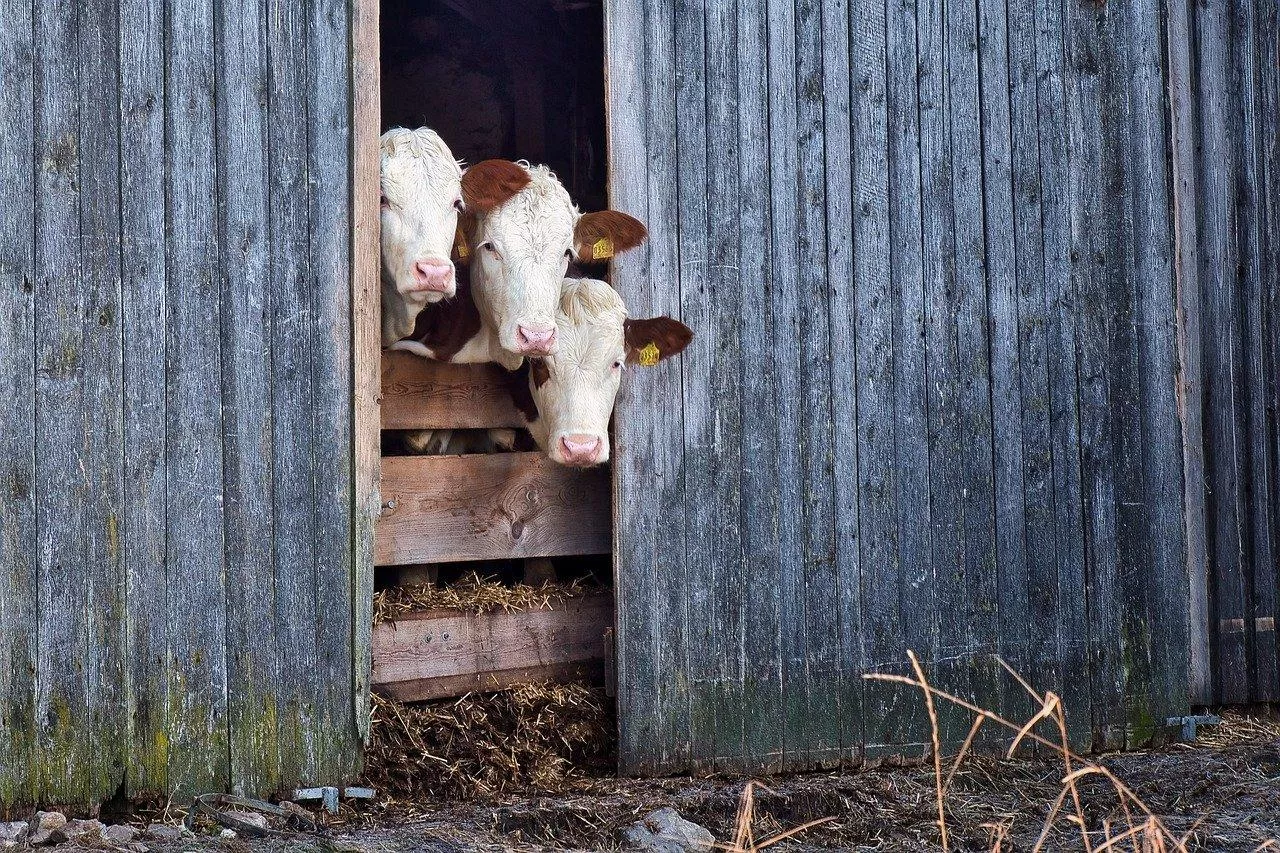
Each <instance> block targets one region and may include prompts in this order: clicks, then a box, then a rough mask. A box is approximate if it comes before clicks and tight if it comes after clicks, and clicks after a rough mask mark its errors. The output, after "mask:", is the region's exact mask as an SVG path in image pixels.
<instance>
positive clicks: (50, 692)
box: [0, 0, 376, 803]
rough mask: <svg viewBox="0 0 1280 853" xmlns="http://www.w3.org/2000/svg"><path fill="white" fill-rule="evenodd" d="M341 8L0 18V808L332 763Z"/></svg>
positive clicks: (332, 1) (192, 788)
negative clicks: (0, 494) (0, 493)
mask: <svg viewBox="0 0 1280 853" xmlns="http://www.w3.org/2000/svg"><path fill="white" fill-rule="evenodd" d="M351 17H352V15H351V8H350V4H349V3H348V2H346V0H319V1H318V2H316V3H309V4H297V3H287V2H281V0H187V2H183V3H174V2H170V0H87V2H84V3H80V4H75V5H66V4H61V5H59V4H49V3H39V2H35V0H3V2H0V21H3V24H0V79H2V80H3V84H2V85H0V125H3V127H4V128H5V130H4V132H3V133H2V134H0V218H2V220H0V221H2V223H3V224H2V225H0V287H2V288H3V291H4V294H5V302H4V309H3V311H0V361H3V363H4V365H5V368H4V370H3V371H2V372H0V413H2V416H3V425H2V426H0V442H2V443H3V445H2V446H3V455H2V456H0V459H2V460H3V461H2V465H3V468H2V469H0V477H2V478H3V488H4V495H5V497H4V500H3V501H0V566H2V569H0V803H11V802H30V801H44V802H73V803H85V802H93V801H100V800H102V799H104V798H107V797H110V796H112V795H113V794H115V793H117V791H121V792H123V793H125V794H127V795H137V794H142V793H155V794H160V795H166V794H169V793H170V792H175V791H176V792H177V795H178V796H179V797H186V796H190V795H192V794H196V793H200V792H203V791H211V790H217V791H224V790H231V789H234V788H237V787H241V788H243V789H244V790H246V791H249V792H258V793H262V792H268V791H271V790H273V789H274V788H276V787H277V786H279V785H282V784H283V785H287V784H290V783H294V782H298V781H302V782H325V783H333V782H334V781H335V780H339V779H342V778H344V777H345V776H347V775H349V774H350V772H351V771H352V768H353V767H354V766H355V764H356V762H357V761H358V757H359V747H358V743H359V741H358V731H357V721H356V718H357V713H356V712H357V704H358V702H359V695H358V693H359V690H358V689H357V686H356V685H355V683H354V680H353V673H354V670H355V667H354V666H353V648H354V645H355V643H354V641H353V637H354V634H353V630H354V629H353V622H352V606H353V589H352V586H353V582H354V580H353V537H352V527H353V510H352V500H353V467H352V466H353V461H352V459H353V457H352V324H351V311H352V297H351V280H352V279H351V270H352V247H351V244H352V236H351V235H352V216H351V210H352V204H351V192H352V190H351V174H352V156H351V135H350V134H351V114H352V82H351V81H352V71H351V53H350V49H349V41H350V35H351V32H350V31H351ZM373 84H374V85H375V86H376V74H375V79H374V80H373ZM375 132H376V129H375ZM375 234H376V232H375ZM374 327H375V328H376V323H375V325H374ZM375 416H376V412H375ZM375 422H376V417H375ZM366 556H367V555H366ZM366 609H367V608H366ZM366 634H367V631H366ZM362 655H363V656H365V657H366V658H367V649H362ZM366 667H367V665H366ZM360 681H361V687H363V686H364V684H363V682H364V681H365V676H363V675H362V676H361V677H360Z"/></svg>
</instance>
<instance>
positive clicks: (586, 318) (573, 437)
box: [518, 279, 693, 467]
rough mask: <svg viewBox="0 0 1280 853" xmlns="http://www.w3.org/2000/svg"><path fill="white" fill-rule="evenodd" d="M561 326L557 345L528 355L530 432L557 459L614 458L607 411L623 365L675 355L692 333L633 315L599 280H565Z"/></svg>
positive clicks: (594, 461)
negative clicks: (547, 351) (550, 350)
mask: <svg viewBox="0 0 1280 853" xmlns="http://www.w3.org/2000/svg"><path fill="white" fill-rule="evenodd" d="M556 330H557V333H558V338H559V346H558V347H557V348H556V351H555V352H554V353H552V354H550V355H547V356H544V357H541V358H533V359H530V360H529V367H528V379H527V382H528V393H529V396H530V397H531V399H528V400H525V401H523V402H522V405H521V408H522V409H523V410H524V412H525V418H526V419H527V420H528V421H529V433H530V434H531V435H532V436H533V438H534V441H536V442H537V443H538V447H540V448H541V449H542V450H544V451H545V452H546V453H547V455H549V456H550V457H551V458H552V459H553V460H554V461H556V462H559V463H560V464H562V465H572V466H575V467H588V466H591V465H599V464H600V463H602V462H607V461H608V459H609V417H610V416H611V415H612V414H613V404H614V401H615V399H616V398H617V396H618V387H619V385H620V384H621V382H622V375H623V372H624V370H625V369H626V367H627V366H628V365H642V366H646V367H648V366H652V365H654V364H657V363H658V362H659V361H660V360H662V359H665V358H670V357H671V356H673V355H676V354H677V353H679V352H680V351H682V350H683V349H684V348H685V347H686V346H688V345H689V341H691V340H692V339H693V332H692V331H690V330H689V328H688V327H687V326H685V325H684V324H683V323H681V322H679V321H678V320H673V319H671V318H670V317H654V318H651V319H647V320H632V319H628V318H627V309H626V306H625V305H623V303H622V299H621V298H620V297H619V296H618V294H617V293H616V292H615V291H614V290H613V288H611V287H609V285H607V284H605V283H604V282H603V281H596V280H594V279H565V280H564V287H563V294H562V296H561V300H560V306H559V311H558V312H557V315H556ZM518 402H520V401H518Z"/></svg>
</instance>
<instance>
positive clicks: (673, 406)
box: [611, 2, 697, 766]
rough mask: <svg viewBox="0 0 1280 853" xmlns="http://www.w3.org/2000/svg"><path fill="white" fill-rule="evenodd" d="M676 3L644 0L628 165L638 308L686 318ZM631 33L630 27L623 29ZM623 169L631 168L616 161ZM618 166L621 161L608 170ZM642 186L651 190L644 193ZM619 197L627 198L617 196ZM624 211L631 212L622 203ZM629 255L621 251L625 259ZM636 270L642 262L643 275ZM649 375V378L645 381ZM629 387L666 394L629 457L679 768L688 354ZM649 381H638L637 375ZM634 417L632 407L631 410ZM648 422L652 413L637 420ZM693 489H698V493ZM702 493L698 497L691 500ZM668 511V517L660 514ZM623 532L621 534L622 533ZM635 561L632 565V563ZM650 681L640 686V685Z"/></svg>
mask: <svg viewBox="0 0 1280 853" xmlns="http://www.w3.org/2000/svg"><path fill="white" fill-rule="evenodd" d="M675 14H676V11H675V7H674V4H673V3H671V2H655V3H647V4H646V6H645V32H646V35H645V44H646V53H645V57H646V58H645V66H644V74H645V77H644V78H643V81H644V82H643V85H644V86H645V87H646V89H647V91H646V92H645V94H644V100H643V101H640V100H637V101H636V103H644V104H645V105H646V116H645V122H644V128H645V139H646V142H645V154H646V158H645V159H644V160H637V161H632V163H631V164H630V165H629V168H631V169H634V170H637V171H638V164H639V163H641V162H649V163H650V164H651V168H650V170H649V174H648V177H647V181H646V182H645V183H644V184H639V183H637V186H636V189H637V194H636V196H634V198H633V201H634V203H635V204H637V205H640V204H642V203H644V205H645V206H644V207H643V208H640V207H638V208H637V209H638V210H647V216H648V218H647V219H646V223H647V224H648V225H650V226H651V229H650V231H649V241H650V242H649V253H648V256H647V258H646V259H645V262H646V267H645V268H646V269H647V271H648V274H649V276H650V278H651V282H650V284H649V285H648V286H647V287H643V288H633V289H632V291H628V297H629V298H630V294H631V293H632V292H639V293H640V294H642V295H643V296H642V304H644V305H647V307H648V311H647V312H645V311H641V312H639V313H638V314H637V316H644V315H645V314H646V313H647V314H648V315H650V316H656V315H666V316H671V317H680V316H681V311H682V309H683V304H684V287H685V285H684V280H683V278H682V275H681V266H680V264H681V247H682V245H683V242H682V241H683V232H682V226H681V219H680V207H679V197H680V193H681V188H682V186H684V176H683V175H682V174H681V173H680V168H679V163H680V160H679V148H678V144H677V141H678V139H677V135H678V133H679V128H678V127H677V92H676V80H675V75H676V51H677V44H678V42H677V38H676V29H675ZM619 37H620V38H626V35H625V33H623V34H621V35H620V36H619ZM615 163H616V164H617V168H618V169H621V168H628V166H625V165H623V163H622V161H619V160H615ZM611 172H615V173H616V169H614V170H611ZM641 189H643V192H644V193H645V195H644V196H641V195H640V194H639V191H640V190H641ZM614 201H615V202H616V203H618V204H619V205H621V204H622V203H623V202H624V201H626V199H623V198H618V199H615V200H614ZM619 209H621V210H624V211H625V210H627V208H625V207H620V208H619ZM627 262H628V261H627V258H626V256H623V258H620V259H615V264H617V265H619V267H622V265H623V264H626V263H627ZM638 272H639V270H637V273H638ZM642 377H643V379H642ZM632 379H633V381H635V383H636V384H634V385H632V387H631V390H629V391H628V394H629V395H634V396H633V397H632V399H634V400H636V401H637V403H636V408H647V407H649V406H651V405H653V403H654V401H658V400H660V401H662V404H661V405H659V406H658V407H657V408H656V410H655V413H654V416H655V420H654V421H653V422H652V425H651V427H650V428H651V429H652V435H653V439H652V440H653V449H654V451H655V453H654V455H653V456H652V457H651V458H652V459H653V467H652V468H651V469H649V468H647V467H646V459H645V458H643V457H641V456H639V455H637V456H636V457H635V458H634V459H633V460H632V462H631V463H630V464H631V465H632V468H631V469H630V470H631V471H633V472H643V473H641V474H640V475H639V479H638V480H637V483H638V484H640V485H641V486H642V487H643V486H644V485H645V484H649V485H648V488H649V489H651V490H652V491H653V493H654V494H653V497H654V499H656V503H655V504H653V505H651V506H649V508H648V509H647V513H648V514H649V515H650V516H651V517H650V518H648V519H646V524H653V525H654V526H655V532H654V543H655V548H656V554H655V556H656V561H655V563H654V568H655V569H656V573H655V576H654V579H655V581H656V585H655V587H654V589H653V595H654V597H655V605H656V608H657V613H658V614H660V616H659V617H658V620H659V621H658V625H660V626H661V630H660V631H655V632H654V633H653V634H652V636H651V638H650V640H651V642H652V643H653V644H654V647H655V649H656V652H657V653H656V656H655V658H654V659H655V660H656V661H657V663H658V668H657V673H659V674H660V673H672V674H673V676H674V677H672V678H666V677H663V676H661V675H659V676H658V695H659V699H658V701H659V708H660V709H661V720H662V722H661V723H660V724H659V729H658V733H659V735H660V738H661V743H662V747H661V748H662V754H663V755H664V756H670V758H671V760H673V761H674V762H675V763H676V765H677V766H680V764H681V762H687V761H689V760H690V758H691V755H692V739H691V737H692V736H691V728H690V727H691V716H690V715H691V713H692V704H691V697H692V690H693V687H692V683H691V681H692V677H691V670H690V666H691V664H690V656H691V654H692V653H693V652H694V650H693V648H692V647H691V646H692V645H693V639H692V638H693V631H694V630H695V624H696V621H697V617H696V615H695V614H694V613H693V612H691V611H692V605H691V601H690V594H689V593H690V586H689V567H688V564H687V562H686V558H685V553H686V552H685V540H686V538H687V536H688V535H689V519H688V518H687V517H686V515H685V514H684V513H683V512H681V513H680V518H679V519H673V518H671V517H670V514H669V513H667V512H665V511H662V509H661V508H662V507H667V506H684V505H685V504H686V501H687V500H689V499H690V498H689V497H688V496H689V494H690V492H689V491H688V489H687V482H686V474H685V470H686V463H685V459H686V449H685V448H686V445H685V434H686V424H685V413H684V405H683V400H684V387H685V380H684V365H683V362H682V361H681V363H675V362H674V361H664V362H662V363H660V364H659V365H657V366H656V367H655V368H652V369H649V370H645V371H644V372H643V373H641V372H640V371H635V372H634V373H633V376H632ZM641 380H642V381H643V382H645V383H646V384H645V385H641V384H639V381H641ZM632 416H635V411H634V410H633V411H632ZM638 424H639V426H640V428H641V429H645V424H646V421H645V420H640V421H638ZM652 472H661V480H660V481H659V482H658V483H656V484H655V483H654V478H653V474H652ZM695 494H696V493H695ZM692 499H693V500H696V499H697V498H692ZM659 519H661V520H659ZM616 539H617V537H615V541H616ZM634 565H635V564H634V562H633V566H634ZM642 688H643V684H641V685H638V688H637V689H642Z"/></svg>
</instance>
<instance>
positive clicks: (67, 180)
mask: <svg viewBox="0 0 1280 853" xmlns="http://www.w3.org/2000/svg"><path fill="white" fill-rule="evenodd" d="M79 24H80V22H79V18H78V16H76V15H37V16H36V18H35V21H34V27H35V42H36V45H35V51H36V54H35V66H36V80H35V94H36V107H35V117H34V118H35V121H34V126H35V140H34V143H35V147H34V155H35V158H36V163H35V165H36V168H35V182H34V184H33V186H32V192H34V193H35V195H36V207H35V222H36V241H35V268H36V270H38V272H37V276H38V277H37V279H36V282H35V299H36V302H35V308H36V311H35V346H36V382H35V396H36V398H37V400H38V403H37V405H36V409H35V415H36V417H35V422H34V433H35V434H36V435H37V436H39V442H38V443H37V446H36V459H35V461H36V469H35V482H36V483H37V484H39V485H38V487H37V504H36V530H37V540H36V553H37V555H38V560H39V592H38V603H39V615H38V624H39V655H38V661H37V675H36V684H37V693H36V701H37V706H36V715H37V716H36V720H37V726H38V733H39V738H40V744H41V747H42V748H43V749H42V751H43V753H44V754H43V755H42V756H39V759H41V760H39V765H40V767H39V770H38V771H37V772H39V773H40V775H41V794H42V796H43V797H50V798H55V799H57V800H58V801H70V802H79V801H87V800H88V799H89V797H90V796H91V779H90V777H91V773H90V772H89V767H90V766H91V764H92V761H93V754H92V749H91V744H90V742H89V738H88V733H89V720H88V685H87V683H86V682H87V673H88V667H87V666H86V664H85V663H84V657H85V656H86V654H87V652H88V647H89V637H88V615H89V614H88V612H87V610H86V601H85V597H84V596H83V595H82V589H83V587H84V586H86V585H87V582H88V563H89V554H88V552H87V549H86V547H85V542H84V540H83V538H82V534H83V533H84V532H86V531H85V524H86V522H87V515H88V514H89V513H86V506H85V503H86V500H85V499H86V497H87V494H88V491H89V488H90V476H89V473H88V465H89V462H90V460H89V459H88V445H89V437H88V436H87V435H86V434H85V432H84V428H85V419H84V416H83V414H82V413H83V411H84V406H85V382H86V369H88V371H90V372H92V371H93V370H94V367H93V366H89V367H87V366H86V364H85V357H86V353H85V352H84V340H85V339H84V334H85V328H84V319H85V317H86V316H87V314H88V311H89V304H88V294H87V293H86V290H85V288H84V287H82V285H81V281H82V276H83V274H84V272H85V270H84V269H83V265H82V263H81V245H80V237H81V234H80V160H81V147H80V146H81V138H80V125H79V120H78V111H79V103H80V97H79V93H80V84H81V79H80V69H79V56H78V53H79V51H78V47H79V40H80V32H79V30H80V27H79ZM69 46H71V49H68V47H69ZM93 154H94V152H89V156H90V157H92V156H93ZM90 513H91V511H90Z"/></svg>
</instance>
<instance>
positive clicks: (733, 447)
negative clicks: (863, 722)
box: [681, 3, 755, 770]
mask: <svg viewBox="0 0 1280 853" xmlns="http://www.w3.org/2000/svg"><path fill="white" fill-rule="evenodd" d="M703 27H704V38H705V40H706V43H705V50H706V57H705V63H706V71H705V73H706V111H707V116H706V134H707V138H706V148H705V154H704V156H705V158H706V173H707V187H706V195H707V200H708V206H709V210H708V215H707V242H706V248H705V252H704V253H703V255H702V259H703V261H704V263H705V264H706V273H705V275H706V292H705V294H699V295H698V296H696V297H695V296H693V294H692V293H690V294H689V295H690V296H691V297H692V298H691V299H690V300H689V301H688V302H686V304H685V306H684V308H683V312H684V314H685V316H684V321H685V322H686V323H688V324H690V325H691V326H692V328H695V329H699V328H700V329H702V334H701V335H698V336H696V337H695V338H694V340H693V344H692V345H691V346H690V348H689V349H686V350H685V351H684V353H683V355H682V356H681V358H682V360H683V362H684V365H685V368H686V373H685V376H686V379H691V378H692V379H693V382H692V383H691V384H690V385H688V386H686V394H688V395H689V396H691V397H692V398H693V399H695V400H697V401H699V402H700V403H701V404H702V406H704V407H705V408H706V409H707V412H706V414H707V415H709V416H710V418H709V420H708V421H706V422H704V423H703V424H699V422H698V421H696V420H695V421H694V423H695V426H699V425H700V426H702V427H704V428H707V432H706V434H705V435H703V436H699V444H697V445H694V446H695V450H694V452H695V454H697V455H698V456H699V457H702V458H705V462H706V466H707V468H706V470H707V473H708V474H709V476H710V479H711V484H712V488H711V489H710V490H709V492H706V493H704V494H706V496H707V498H709V500H706V501H700V503H706V504H708V505H709V509H710V511H711V518H712V520H711V526H710V527H705V528H700V529H703V530H708V531H710V530H715V531H717V533H716V535H715V536H712V537H708V539H709V544H710V545H711V548H712V550H711V560H712V562H711V566H712V570H713V580H712V586H711V589H710V590H709V592H710V593H711V608H710V613H709V615H710V617H711V620H712V626H713V627H712V636H713V642H714V643H715V648H716V649H717V650H718V652H717V654H716V655H715V658H716V661H717V664H718V667H719V671H718V674H717V678H716V683H715V684H714V685H711V686H710V692H711V697H712V698H711V701H712V705H713V706H714V708H715V732H714V735H713V738H712V749H711V754H712V757H713V758H714V759H715V766H717V767H722V768H724V769H726V770H728V769H741V768H743V734H744V717H745V716H746V714H745V713H744V712H745V710H746V706H744V704H743V690H744V675H745V674H744V667H745V659H744V650H743V643H744V635H743V632H744V630H745V621H744V617H743V609H744V606H745V601H744V593H745V590H744V588H743V585H742V573H743V569H744V567H745V566H746V565H747V563H746V561H745V559H744V557H745V555H744V553H743V546H742V497H741V495H742V481H741V476H742V443H743V439H742V400H741V388H742V383H741V379H740V375H741V373H742V371H743V369H744V366H746V362H747V361H748V359H746V358H745V357H744V356H745V353H744V351H743V349H742V341H741V334H740V330H739V325H738V313H739V310H740V309H739V305H740V301H741V294H742V282H741V280H740V273H739V271H740V268H741V259H740V255H739V247H740V232H739V225H738V217H737V216H736V215H729V216H717V215H714V214H713V213H712V212H711V211H710V207H712V206H715V207H720V206H723V209H724V210H727V211H733V212H736V211H737V210H738V207H739V194H740V187H739V165H738V133H739V131H738V114H739V113H738V34H737V16H736V8H735V6H734V5H733V4H729V3H711V4H707V5H706V9H705V10H704V19H703ZM681 268H682V270H684V269H688V266H687V265H685V264H682V265H681ZM683 293H684V292H683V291H682V295H683ZM690 302H691V303H692V304H690ZM691 309H692V310H691ZM704 312H705V313H704ZM699 368H705V369H706V370H707V374H706V375H705V377H704V376H699V375H697V374H696V373H695V371H697V370H698V369H699ZM702 441H706V444H705V446H704V445H702V444H701V442H702ZM686 446H688V445H686ZM704 454H705V456H704ZM751 766H752V767H753V768H754V766H755V765H754V764H752V765H751Z"/></svg>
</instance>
